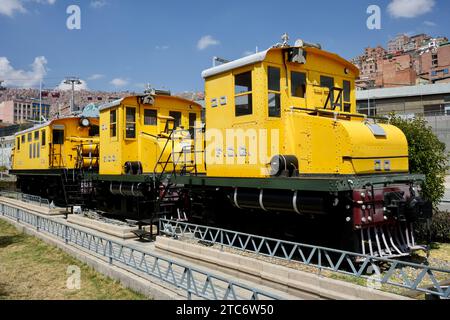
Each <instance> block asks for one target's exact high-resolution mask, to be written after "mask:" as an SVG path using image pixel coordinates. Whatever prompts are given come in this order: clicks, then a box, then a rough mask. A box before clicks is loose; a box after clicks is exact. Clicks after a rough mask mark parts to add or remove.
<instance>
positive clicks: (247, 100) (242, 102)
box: [235, 94, 253, 117]
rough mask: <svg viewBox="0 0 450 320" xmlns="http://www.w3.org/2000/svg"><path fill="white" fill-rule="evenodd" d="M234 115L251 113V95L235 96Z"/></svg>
mask: <svg viewBox="0 0 450 320" xmlns="http://www.w3.org/2000/svg"><path fill="white" fill-rule="evenodd" d="M235 104H236V117H240V116H245V115H249V114H252V112H253V110H252V108H253V107H252V95H251V94H247V95H244V96H237V97H236V98H235Z"/></svg>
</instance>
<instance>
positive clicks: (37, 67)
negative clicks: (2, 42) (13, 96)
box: [0, 56, 47, 88]
mask: <svg viewBox="0 0 450 320" xmlns="http://www.w3.org/2000/svg"><path fill="white" fill-rule="evenodd" d="M46 65H47V59H46V58H45V57H42V56H41V57H36V58H35V59H34V61H33V63H32V64H31V65H30V66H31V70H29V71H26V70H20V69H14V67H13V66H11V63H10V62H9V60H8V58H6V57H0V79H3V80H5V85H7V86H12V87H24V88H29V87H34V86H36V85H39V82H40V81H41V80H42V79H43V78H44V76H45V75H46V74H47V69H46Z"/></svg>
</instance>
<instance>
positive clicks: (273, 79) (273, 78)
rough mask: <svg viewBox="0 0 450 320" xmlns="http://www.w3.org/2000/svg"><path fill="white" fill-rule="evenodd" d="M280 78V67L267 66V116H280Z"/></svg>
mask: <svg viewBox="0 0 450 320" xmlns="http://www.w3.org/2000/svg"><path fill="white" fill-rule="evenodd" d="M280 80H281V76H280V69H279V68H275V67H268V68H267V82H268V84H267V87H268V89H269V117H281V101H280V96H281V95H280V90H281V85H280Z"/></svg>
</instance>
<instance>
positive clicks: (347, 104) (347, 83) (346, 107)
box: [343, 80, 352, 112]
mask: <svg viewBox="0 0 450 320" xmlns="http://www.w3.org/2000/svg"><path fill="white" fill-rule="evenodd" d="M343 89H344V112H351V106H352V104H351V101H350V90H351V83H350V81H347V80H344V85H343Z"/></svg>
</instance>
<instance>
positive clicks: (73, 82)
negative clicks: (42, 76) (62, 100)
mask: <svg viewBox="0 0 450 320" xmlns="http://www.w3.org/2000/svg"><path fill="white" fill-rule="evenodd" d="M64 83H65V84H71V85H72V99H71V101H70V111H71V112H72V113H73V112H74V111H75V85H76V84H78V85H79V84H82V82H81V81H80V78H77V77H68V78H66V80H65V81H64Z"/></svg>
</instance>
